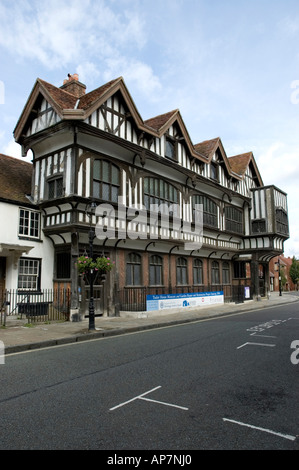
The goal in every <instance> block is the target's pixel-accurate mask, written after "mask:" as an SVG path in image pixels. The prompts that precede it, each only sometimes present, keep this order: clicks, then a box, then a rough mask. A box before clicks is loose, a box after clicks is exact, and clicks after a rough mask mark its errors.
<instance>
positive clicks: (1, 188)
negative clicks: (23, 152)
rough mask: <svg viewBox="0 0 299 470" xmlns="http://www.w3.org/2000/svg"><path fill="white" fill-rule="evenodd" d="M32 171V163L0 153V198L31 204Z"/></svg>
mask: <svg viewBox="0 0 299 470" xmlns="http://www.w3.org/2000/svg"><path fill="white" fill-rule="evenodd" d="M32 171H33V166H32V164H31V163H28V162H25V161H23V160H20V159H18V158H13V157H9V156H7V155H3V154H0V199H2V200H5V201H11V202H18V203H20V204H29V203H30V201H29V199H28V198H27V197H26V195H30V194H31V178H32Z"/></svg>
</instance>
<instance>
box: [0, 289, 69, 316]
mask: <svg viewBox="0 0 299 470" xmlns="http://www.w3.org/2000/svg"><path fill="white" fill-rule="evenodd" d="M70 301H71V291H70V289H65V288H64V289H62V288H59V289H45V290H41V291H38V292H33V291H26V292H25V291H20V290H17V289H16V290H14V289H10V290H8V289H5V290H2V291H0V325H5V324H6V320H7V319H9V318H12V317H13V318H16V317H17V318H19V319H23V318H27V319H28V322H30V323H32V322H37V321H52V320H54V321H57V320H68V319H69V314H70Z"/></svg>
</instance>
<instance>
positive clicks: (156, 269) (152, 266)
mask: <svg viewBox="0 0 299 470" xmlns="http://www.w3.org/2000/svg"><path fill="white" fill-rule="evenodd" d="M159 281H160V282H159ZM149 285H150V286H163V258H162V256H160V255H151V256H150V258H149Z"/></svg>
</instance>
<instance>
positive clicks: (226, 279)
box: [222, 261, 230, 284]
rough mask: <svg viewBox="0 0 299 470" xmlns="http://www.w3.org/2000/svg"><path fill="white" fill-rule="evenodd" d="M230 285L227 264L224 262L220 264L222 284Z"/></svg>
mask: <svg viewBox="0 0 299 470" xmlns="http://www.w3.org/2000/svg"><path fill="white" fill-rule="evenodd" d="M229 283H230V274H229V264H228V263H227V262H226V261H225V262H224V263H223V264H222V284H229Z"/></svg>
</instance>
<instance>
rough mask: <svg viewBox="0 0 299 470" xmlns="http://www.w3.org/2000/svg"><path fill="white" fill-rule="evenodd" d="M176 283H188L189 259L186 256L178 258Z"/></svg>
mask: <svg viewBox="0 0 299 470" xmlns="http://www.w3.org/2000/svg"><path fill="white" fill-rule="evenodd" d="M176 284H177V286H187V285H188V260H187V258H185V257H184V256H180V257H179V258H177V260H176Z"/></svg>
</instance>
